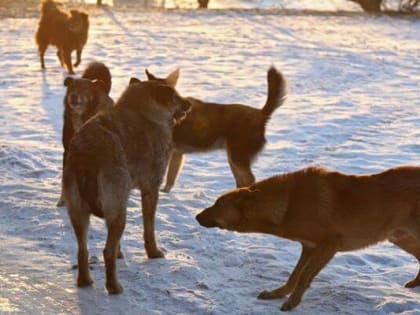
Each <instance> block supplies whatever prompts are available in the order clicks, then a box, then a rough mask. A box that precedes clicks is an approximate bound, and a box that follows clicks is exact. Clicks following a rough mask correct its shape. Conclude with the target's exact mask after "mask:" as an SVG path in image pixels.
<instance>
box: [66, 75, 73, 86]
mask: <svg viewBox="0 0 420 315" xmlns="http://www.w3.org/2000/svg"><path fill="white" fill-rule="evenodd" d="M73 83H74V79H73V78H72V77H67V78H66V79H65V80H64V86H66V87H70V86H72V85H73Z"/></svg>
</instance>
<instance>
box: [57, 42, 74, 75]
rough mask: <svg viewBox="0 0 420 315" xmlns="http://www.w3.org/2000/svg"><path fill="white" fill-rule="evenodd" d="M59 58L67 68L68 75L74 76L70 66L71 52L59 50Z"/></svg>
mask: <svg viewBox="0 0 420 315" xmlns="http://www.w3.org/2000/svg"><path fill="white" fill-rule="evenodd" d="M60 50H61V58H62V59H63V62H64V64H65V65H66V67H67V71H68V72H69V74H74V71H73V65H72V64H71V50H69V49H63V48H61V49H60Z"/></svg>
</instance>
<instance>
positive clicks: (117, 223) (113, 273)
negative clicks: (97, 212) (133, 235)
mask: <svg viewBox="0 0 420 315" xmlns="http://www.w3.org/2000/svg"><path fill="white" fill-rule="evenodd" d="M125 217H126V210H125V209H118V210H117V211H116V215H114V214H113V215H112V217H111V218H106V225H107V227H108V236H107V239H106V245H105V249H104V261H105V269H106V282H105V286H106V289H107V291H108V293H109V294H120V293H122V292H123V288H122V286H121V285H120V283H119V282H118V278H117V265H116V260H117V257H118V254H119V252H120V239H121V236H122V234H123V232H124V227H125Z"/></svg>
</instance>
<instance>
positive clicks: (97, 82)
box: [92, 79, 107, 92]
mask: <svg viewBox="0 0 420 315" xmlns="http://www.w3.org/2000/svg"><path fill="white" fill-rule="evenodd" d="M92 84H93V86H94V87H95V88H96V89H98V90H103V91H104V92H107V89H106V85H105V83H104V81H102V80H97V79H95V80H92Z"/></svg>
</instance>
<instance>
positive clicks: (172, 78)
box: [165, 68, 179, 87]
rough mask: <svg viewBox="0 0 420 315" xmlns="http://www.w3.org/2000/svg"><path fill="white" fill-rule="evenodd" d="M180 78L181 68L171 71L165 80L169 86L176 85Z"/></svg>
mask: <svg viewBox="0 0 420 315" xmlns="http://www.w3.org/2000/svg"><path fill="white" fill-rule="evenodd" d="M178 78H179V68H178V69H176V70H175V71H173V72H172V73H170V74H169V75H168V76H167V77H166V79H165V81H166V83H167V84H168V85H169V86H172V87H175V86H176V83H177V82H178Z"/></svg>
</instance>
